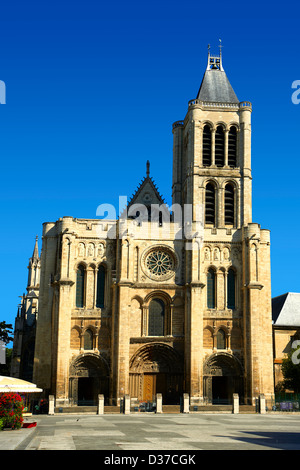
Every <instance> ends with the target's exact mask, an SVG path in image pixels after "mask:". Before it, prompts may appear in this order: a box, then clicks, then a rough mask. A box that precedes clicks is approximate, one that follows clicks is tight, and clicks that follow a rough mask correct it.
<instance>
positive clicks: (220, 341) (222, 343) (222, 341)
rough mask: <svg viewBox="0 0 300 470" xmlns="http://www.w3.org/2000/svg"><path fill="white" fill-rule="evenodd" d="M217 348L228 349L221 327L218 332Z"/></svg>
mask: <svg viewBox="0 0 300 470" xmlns="http://www.w3.org/2000/svg"><path fill="white" fill-rule="evenodd" d="M217 349H226V337H225V332H224V330H222V328H220V329H219V330H218V333H217Z"/></svg>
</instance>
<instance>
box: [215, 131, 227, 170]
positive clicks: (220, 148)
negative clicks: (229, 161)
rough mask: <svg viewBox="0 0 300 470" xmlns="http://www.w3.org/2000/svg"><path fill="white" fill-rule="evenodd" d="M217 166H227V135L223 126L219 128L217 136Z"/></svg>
mask: <svg viewBox="0 0 300 470" xmlns="http://www.w3.org/2000/svg"><path fill="white" fill-rule="evenodd" d="M215 164H216V166H224V164H225V135H224V129H223V127H222V126H218V127H217V129H216V135H215Z"/></svg>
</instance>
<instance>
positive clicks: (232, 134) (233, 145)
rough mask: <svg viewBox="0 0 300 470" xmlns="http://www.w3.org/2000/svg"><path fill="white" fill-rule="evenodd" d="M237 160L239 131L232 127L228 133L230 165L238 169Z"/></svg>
mask: <svg viewBox="0 0 300 470" xmlns="http://www.w3.org/2000/svg"><path fill="white" fill-rule="evenodd" d="M236 160H237V131H236V127H235V126H231V128H230V129H229V133H228V165H229V166H231V167H236Z"/></svg>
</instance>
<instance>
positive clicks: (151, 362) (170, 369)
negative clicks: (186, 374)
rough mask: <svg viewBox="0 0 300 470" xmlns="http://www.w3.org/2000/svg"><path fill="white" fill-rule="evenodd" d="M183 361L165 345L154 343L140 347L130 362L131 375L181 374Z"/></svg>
mask: <svg viewBox="0 0 300 470" xmlns="http://www.w3.org/2000/svg"><path fill="white" fill-rule="evenodd" d="M182 371H183V359H182V357H181V356H180V355H179V353H178V352H177V351H175V350H174V349H173V348H171V347H170V346H168V345H166V344H161V343H155V344H151V345H150V344H147V345H145V346H142V347H141V348H140V349H139V350H138V351H137V352H136V353H135V354H134V355H133V356H132V358H131V360H130V372H131V373H144V372H160V373H168V374H181V373H182Z"/></svg>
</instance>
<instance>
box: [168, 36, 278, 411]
mask: <svg viewBox="0 0 300 470" xmlns="http://www.w3.org/2000/svg"><path fill="white" fill-rule="evenodd" d="M251 114H252V104H251V103H250V102H249V101H239V99H238V98H237V96H236V94H235V92H234V90H233V88H232V86H231V84H230V82H229V80H228V78H227V75H226V73H225V70H224V67H223V60H222V46H221V44H220V51H219V53H218V54H214V55H213V54H211V51H210V47H209V48H208V59H207V66H206V70H205V73H204V75H203V79H202V82H201V85H200V88H199V91H198V94H197V96H196V98H195V99H193V100H191V101H189V103H188V110H187V114H186V117H185V119H184V120H183V121H177V122H175V123H174V124H173V183H172V198H173V199H172V202H173V204H180V205H181V207H182V208H183V211H184V210H186V209H185V208H186V207H188V206H189V207H191V208H192V214H193V220H192V222H193V223H194V222H199V214H201V217H202V220H201V223H202V227H203V230H202V239H200V242H199V243H198V247H199V249H198V250H192V251H189V252H187V254H186V259H187V261H188V262H187V264H186V272H185V285H186V302H185V304H186V324H187V325H188V328H187V329H186V338H185V345H186V351H185V357H186V365H185V367H186V371H187V375H188V377H189V379H188V381H189V390H188V391H189V393H190V396H191V399H192V400H194V401H195V402H201V400H205V401H208V402H211V401H212V402H213V401H214V400H215V399H216V397H217V396H219V395H220V396H221V397H222V398H224V399H226V400H230V397H231V396H232V394H233V393H239V396H240V401H241V400H242V401H244V402H245V403H253V402H254V399H255V397H257V396H258V394H260V393H264V394H266V395H271V394H272V393H273V381H272V376H273V366H272V321H271V280H270V248H269V245H270V236H269V231H268V230H262V229H261V227H260V225H259V224H256V223H253V222H252V176H251ZM220 338H221V339H220ZM216 371H218V372H216ZM214 373H217V374H218V376H219V377H221V378H219V379H218V380H217V379H216V377H214ZM222 377H223V379H222Z"/></svg>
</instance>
